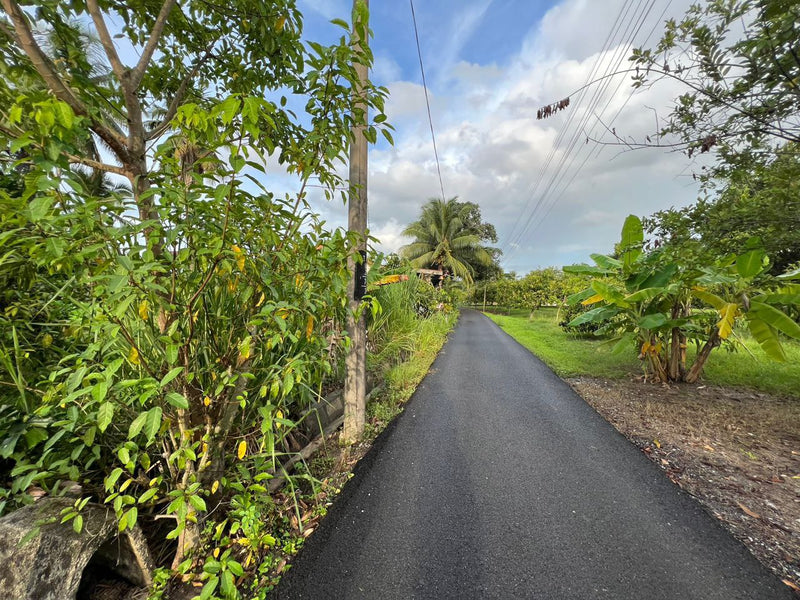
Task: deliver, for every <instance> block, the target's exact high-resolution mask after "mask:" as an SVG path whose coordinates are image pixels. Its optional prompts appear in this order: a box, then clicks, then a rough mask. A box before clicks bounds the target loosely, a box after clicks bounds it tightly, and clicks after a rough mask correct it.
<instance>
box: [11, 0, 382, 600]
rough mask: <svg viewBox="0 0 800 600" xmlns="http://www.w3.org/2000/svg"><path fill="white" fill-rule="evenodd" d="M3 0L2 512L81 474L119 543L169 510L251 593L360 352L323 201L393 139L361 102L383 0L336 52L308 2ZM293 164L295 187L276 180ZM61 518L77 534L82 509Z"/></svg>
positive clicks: (185, 566) (217, 581) (230, 593)
mask: <svg viewBox="0 0 800 600" xmlns="http://www.w3.org/2000/svg"><path fill="white" fill-rule="evenodd" d="M4 6H6V8H7V10H8V11H9V12H8V13H7V18H6V19H4V20H3V24H4V28H9V29H14V31H16V33H17V35H16V38H15V39H14V40H12V39H11V38H10V37H8V36H5V35H4V34H0V35H3V42H2V44H1V45H0V70H2V72H3V77H2V78H0V98H2V99H3V101H4V102H3V106H4V109H3V112H2V114H0V125H2V127H0V132H2V133H1V134H0V147H2V148H8V153H7V155H8V156H12V157H13V159H14V162H13V163H12V164H11V168H6V164H5V163H4V166H3V179H2V186H0V208H1V209H2V210H1V211H0V440H2V442H0V457H1V458H2V459H3V460H2V461H0V476H1V478H0V486H2V491H1V492H0V496H1V497H0V511H2V510H8V509H10V508H13V507H15V506H18V505H20V504H24V503H27V502H29V501H30V499H31V496H30V493H31V492H33V491H37V488H39V489H41V490H43V491H44V492H45V493H48V494H52V495H57V494H59V493H62V490H63V488H64V487H65V486H66V485H67V482H69V481H73V482H78V483H79V484H80V486H81V489H82V493H83V498H82V499H81V500H80V501H79V502H84V501H86V500H88V499H89V498H91V499H92V500H93V501H96V502H104V503H106V504H107V505H108V506H109V507H110V508H111V509H113V510H114V511H115V513H116V516H117V519H118V523H119V529H120V530H121V531H123V530H125V529H128V528H131V527H133V526H134V525H136V524H137V523H139V522H140V521H143V519H142V517H143V516H144V515H146V516H147V518H148V519H152V517H155V516H161V515H168V516H169V517H171V518H172V522H174V523H175V527H174V529H173V530H172V531H171V532H170V533H169V535H168V536H167V537H168V538H170V539H177V542H178V552H177V555H176V557H175V560H174V562H173V565H172V566H173V568H174V569H175V570H177V571H179V572H180V573H182V574H186V576H187V577H188V578H191V577H195V578H199V580H200V581H202V582H204V585H205V587H204V588H203V597H219V596H222V597H225V598H234V597H237V596H238V591H237V590H236V589H235V586H234V582H235V581H236V580H239V579H240V578H241V576H242V574H243V569H244V568H245V566H246V565H248V566H249V567H250V568H251V570H252V569H254V568H255V565H256V563H257V562H258V561H259V560H260V558H261V557H262V556H263V555H264V553H265V552H267V551H268V549H269V547H270V545H271V542H270V540H269V537H268V535H269V534H268V533H266V529H265V528H264V527H266V524H265V523H264V522H263V518H265V515H268V514H270V510H271V508H270V504H269V495H268V494H265V492H266V481H267V480H268V479H270V478H272V477H273V476H274V475H275V474H277V473H279V472H280V470H281V460H282V459H283V458H284V457H285V455H286V454H287V453H288V452H290V450H291V447H290V442H289V441H288V439H289V437H288V436H289V433H290V432H291V430H292V428H293V427H294V425H295V422H296V421H297V419H298V418H299V417H300V416H301V414H302V413H303V411H304V409H305V408H306V407H307V406H308V404H309V403H310V401H311V400H312V399H315V398H316V397H317V393H318V391H319V390H320V388H321V387H322V385H323V382H324V381H325V380H326V379H328V378H330V377H332V376H333V374H334V372H335V367H336V365H337V364H338V362H339V360H340V352H341V349H342V344H343V342H344V340H343V338H342V335H341V333H340V329H341V326H340V323H341V322H342V321H343V319H344V316H345V310H346V307H347V303H346V285H347V281H348V278H349V277H348V273H347V271H346V257H347V255H348V253H349V252H350V251H351V249H352V248H353V247H354V244H355V243H356V239H355V237H354V236H347V235H345V234H343V233H341V232H338V231H337V232H330V231H327V230H326V229H325V228H324V227H323V224H322V223H321V222H320V221H319V219H318V218H317V216H316V215H314V214H313V213H312V212H311V211H310V209H309V207H308V205H307V204H306V192H305V190H306V187H307V184H308V181H309V179H310V178H312V177H313V178H314V179H315V183H316V182H318V183H319V184H320V185H321V186H322V187H323V190H324V192H325V194H326V196H327V197H329V198H332V197H333V196H334V194H335V193H336V190H337V189H338V188H341V187H342V185H341V184H342V183H343V182H342V179H341V176H340V175H338V174H337V171H336V166H338V165H337V163H338V162H339V161H341V160H342V159H343V158H344V156H345V155H346V151H347V148H348V146H349V143H350V139H351V126H352V125H354V124H356V123H360V124H363V125H365V126H366V133H365V135H366V136H367V137H368V138H369V139H371V140H373V141H374V139H375V137H376V136H377V132H378V131H384V132H386V129H387V128H388V125H386V124H385V115H383V113H382V104H383V98H384V96H385V90H381V89H378V88H375V87H374V86H372V85H371V84H369V83H367V84H366V85H365V86H364V92H365V94H366V98H367V104H368V106H369V107H370V108H371V109H372V111H373V113H374V114H375V117H374V121H372V122H367V115H366V114H365V112H364V110H363V109H359V108H357V107H354V105H353V104H354V99H353V95H352V93H351V92H352V88H353V85H355V84H356V82H357V78H356V74H355V70H354V68H353V63H354V62H364V63H367V64H369V63H370V62H371V59H372V57H371V54H370V53H369V51H368V50H366V49H364V50H358V49H357V48H358V44H351V40H364V39H365V38H366V35H367V27H366V20H365V19H366V13H365V12H364V10H365V7H364V6H363V4H362V5H361V8H360V9H359V10H357V11H356V12H355V15H354V20H355V22H354V25H353V27H352V32H351V33H350V35H344V36H342V38H341V39H340V40H338V42H337V43H335V44H333V45H332V46H330V47H325V46H322V45H320V44H316V43H313V42H309V43H308V44H304V43H302V42H301V19H300V14H299V13H298V11H297V9H296V7H295V4H294V2H293V1H291V0H281V1H278V2H273V3H270V4H269V7H267V8H266V9H265V7H264V5H263V3H253V2H251V1H250V0H240V1H237V2H233V3H229V4H228V5H226V10H225V11H221V10H219V7H217V6H215V5H212V4H208V3H205V2H194V1H190V2H185V3H181V5H180V8H179V9H178V8H174V5H173V3H172V2H167V3H166V4H164V7H165V8H166V9H168V10H165V11H161V13H159V10H158V8H157V7H154V6H152V5H151V4H148V3H141V2H111V3H104V4H102V9H103V11H104V12H98V11H96V10H94V9H92V6H93V4H92V3H89V4H88V5H86V4H83V3H80V2H78V3H52V2H38V3H36V5H35V6H34V7H29V6H28V5H26V6H25V7H20V6H19V5H17V4H16V2H14V1H13V0H10V1H9V2H8V3H5V4H4ZM154 8H156V10H153V9H154ZM265 10H266V12H265ZM34 12H35V17H36V20H35V22H36V27H37V36H35V37H34V36H33V35H32V34H31V31H30V27H31V23H32V21H33V15H34ZM90 13H91V14H90ZM156 15H159V16H156ZM107 18H114V19H119V20H120V21H121V22H122V23H123V25H122V32H121V37H123V38H125V42H124V43H128V44H130V45H132V46H133V47H134V48H136V49H137V50H138V51H139V52H140V54H141V59H140V62H139V63H138V65H129V66H126V65H122V64H121V63H120V61H119V58H118V56H117V54H116V49H115V42H114V41H113V39H112V38H111V37H110V36H108V34H107V32H106V31H105V28H104V26H103V23H104V20H105V19H107ZM89 22H91V23H93V24H94V27H95V29H96V33H97V36H98V37H99V46H100V50H101V51H103V52H105V53H106V57H105V58H104V59H101V60H100V61H97V60H94V58H95V57H94V55H93V54H92V52H94V51H95V50H97V48H96V47H94V46H97V44H95V45H92V44H90V43H87V40H86V32H85V31H84V27H85V25H83V24H84V23H89ZM344 25H345V29H347V26H346V24H344ZM162 27H163V29H162ZM345 33H346V32H345ZM43 40H45V41H43ZM48 40H49V41H48ZM148 40H149V41H150V42H148ZM17 42H18V43H17ZM151 42H152V43H151ZM362 46H363V45H362ZM150 49H152V50H153V52H152V53H150ZM98 64H102V65H105V64H110V66H111V69H110V70H109V69H108V68H107V67H104V66H99V67H98V66H97V65H98ZM298 106H304V109H303V110H298V108H297V107H298ZM387 133H388V132H387ZM98 146H105V151H104V152H103V153H102V155H103V157H105V158H103V160H108V162H107V163H105V162H101V160H100V154H99V153H98V152H97V151H96V149H97V147H98ZM4 156H5V155H4ZM275 160H277V162H278V163H280V164H281V165H283V167H284V168H285V169H286V171H287V172H289V173H294V174H297V180H298V188H299V190H298V192H297V194H294V195H292V194H286V195H284V196H280V197H279V196H276V195H275V194H273V193H272V192H270V191H269V190H268V189H266V188H265V187H264V185H263V183H262V182H263V181H264V179H265V174H266V165H267V164H270V163H274V161H275ZM77 165H82V166H81V167H78V166H77ZM79 169H81V170H79ZM87 169H88V170H87ZM104 173H111V174H113V176H114V177H115V178H117V179H115V180H113V181H112V180H104V179H103V177H102V175H103V174H104ZM119 178H127V179H128V181H129V182H130V185H131V192H132V193H131V192H129V191H128V190H127V189H125V188H124V187H119V186H116V185H114V184H115V183H116V182H118V181H120V179H119ZM257 496H261V497H257ZM263 496H266V498H264V497H263ZM65 519H67V520H72V522H73V526H74V527H75V529H76V530H79V529H81V528H82V517H81V515H80V505H78V504H76V508H75V510H70V511H69V512H68V513H67V514H66V515H65ZM220 526H223V528H222V529H221V530H220V529H219V527H220ZM244 539H247V540H248V542H247V544H243V543H242V541H243V540H244ZM212 543H213V544H216V545H217V549H219V548H220V546H222V547H223V548H222V550H221V551H220V552H219V553H218V554H213V553H211V552H212V550H213V549H214V548H213V547H212V546H211V545H210V544H212ZM287 543H294V542H291V541H290V542H287ZM209 553H211V554H209ZM251 574H252V573H251ZM159 577H160V578H161V580H163V577H162V576H159Z"/></svg>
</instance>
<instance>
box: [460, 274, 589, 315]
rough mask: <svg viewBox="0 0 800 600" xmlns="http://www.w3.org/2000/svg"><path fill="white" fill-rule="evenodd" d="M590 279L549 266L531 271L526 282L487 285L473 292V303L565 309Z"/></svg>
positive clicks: (489, 282) (498, 282)
mask: <svg viewBox="0 0 800 600" xmlns="http://www.w3.org/2000/svg"><path fill="white" fill-rule="evenodd" d="M586 283H587V279H586V278H585V277H583V276H580V275H573V274H566V273H563V272H562V271H561V270H559V269H556V268H553V267H548V268H546V269H538V270H535V271H531V272H530V273H528V274H527V275H526V276H525V277H523V278H522V279H513V278H508V277H504V278H501V279H495V280H493V281H486V282H483V283H482V284H481V285H478V286H476V287H475V289H474V290H472V294H471V297H470V300H471V302H472V303H474V304H478V305H481V306H482V305H483V300H484V292H485V296H486V303H487V306H492V305H496V306H502V307H505V308H526V309H528V310H529V311H531V312H533V311H535V310H537V309H538V308H539V307H542V306H562V305H564V303H565V301H566V299H567V297H569V296H570V295H572V294H574V293H575V292H577V291H578V290H581V289H583V288H584V287H586Z"/></svg>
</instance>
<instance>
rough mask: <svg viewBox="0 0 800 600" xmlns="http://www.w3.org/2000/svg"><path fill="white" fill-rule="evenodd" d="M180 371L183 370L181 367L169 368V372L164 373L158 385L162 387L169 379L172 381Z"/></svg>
mask: <svg viewBox="0 0 800 600" xmlns="http://www.w3.org/2000/svg"><path fill="white" fill-rule="evenodd" d="M181 371H183V367H175V368H174V369H172V370H170V372H169V373H167V374H166V375H164V378H163V379H162V380H161V383H160V384H159V385H160V386H161V387H162V388H163V387H164V386H165V385H167V384H168V383H169V382H170V381H172V380H173V379H175V378H176V377H177V376H178V375H180V374H181Z"/></svg>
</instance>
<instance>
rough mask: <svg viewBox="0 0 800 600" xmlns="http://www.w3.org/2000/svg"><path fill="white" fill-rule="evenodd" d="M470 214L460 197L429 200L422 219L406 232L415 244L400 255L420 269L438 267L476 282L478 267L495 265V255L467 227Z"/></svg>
mask: <svg viewBox="0 0 800 600" xmlns="http://www.w3.org/2000/svg"><path fill="white" fill-rule="evenodd" d="M468 211H469V205H468V204H466V203H462V202H459V201H458V198H451V199H449V200H443V199H441V200H440V199H438V198H433V199H431V200H429V201H428V203H427V204H425V206H423V207H422V215H421V216H420V218H419V220H418V221H415V222H413V223H411V224H410V225H409V226H408V227H406V228H405V230H404V231H403V235H406V236H409V237H413V238H414V241H413V242H411V243H410V244H408V245H406V246H403V247H402V248H401V249H400V253H401V254H402V256H403V257H404V258H407V259H409V260H411V263H412V264H413V265H414V266H415V267H417V268H426V267H435V268H437V269H441V270H442V271H444V273H446V274H449V275H451V276H455V277H460V278H461V279H463V280H464V281H466V282H467V283H472V276H473V275H474V273H475V266H476V265H489V264H491V263H492V256H491V254H490V253H489V252H488V251H487V250H486V248H484V247H483V246H482V245H481V241H482V240H481V236H480V234H479V233H478V232H477V230H475V229H474V228H472V227H468V226H466V225H465V223H464V220H465V218H466V213H467V212H468Z"/></svg>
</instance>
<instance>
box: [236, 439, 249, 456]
mask: <svg viewBox="0 0 800 600" xmlns="http://www.w3.org/2000/svg"><path fill="white" fill-rule="evenodd" d="M245 454H247V442H245V441H244V440H242V441H241V442H239V448H238V449H237V450H236V456H238V457H239V460H242V459H243V458H244V455H245Z"/></svg>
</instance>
